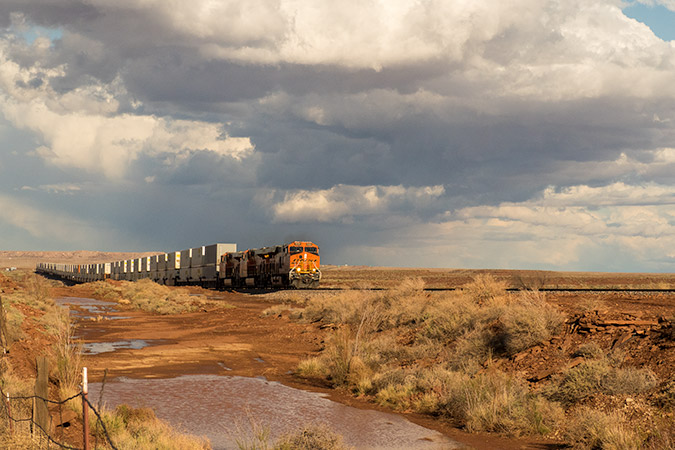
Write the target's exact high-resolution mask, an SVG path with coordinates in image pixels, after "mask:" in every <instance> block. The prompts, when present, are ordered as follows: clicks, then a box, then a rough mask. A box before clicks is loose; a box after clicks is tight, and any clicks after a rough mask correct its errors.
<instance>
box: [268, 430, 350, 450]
mask: <svg viewBox="0 0 675 450" xmlns="http://www.w3.org/2000/svg"><path fill="white" fill-rule="evenodd" d="M343 448H345V446H344V444H343V443H342V436H340V435H338V434H337V433H335V432H334V431H333V430H331V429H330V428H329V427H328V426H327V425H310V426H306V427H304V428H303V429H301V430H299V431H296V432H294V433H290V434H286V435H284V436H282V437H281V438H279V440H278V441H277V443H276V444H275V446H274V449H275V450H340V449H343Z"/></svg>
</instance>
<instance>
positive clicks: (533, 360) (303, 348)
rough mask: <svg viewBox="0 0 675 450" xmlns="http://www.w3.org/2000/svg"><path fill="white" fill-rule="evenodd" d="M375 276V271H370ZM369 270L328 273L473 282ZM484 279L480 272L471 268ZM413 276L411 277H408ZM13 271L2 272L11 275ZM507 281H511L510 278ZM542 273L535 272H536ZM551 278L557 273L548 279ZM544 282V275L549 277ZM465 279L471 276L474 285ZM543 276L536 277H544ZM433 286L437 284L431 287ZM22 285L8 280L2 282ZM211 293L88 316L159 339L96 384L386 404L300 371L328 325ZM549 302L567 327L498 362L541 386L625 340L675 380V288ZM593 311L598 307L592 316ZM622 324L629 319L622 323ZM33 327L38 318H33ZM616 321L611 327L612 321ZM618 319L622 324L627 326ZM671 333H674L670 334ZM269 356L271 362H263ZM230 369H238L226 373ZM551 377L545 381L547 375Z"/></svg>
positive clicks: (491, 444)
mask: <svg viewBox="0 0 675 450" xmlns="http://www.w3.org/2000/svg"><path fill="white" fill-rule="evenodd" d="M363 272H367V273H365V274H364V273H363ZM363 272H361V271H360V270H355V269H354V268H350V270H346V269H343V268H339V269H338V268H335V269H332V270H330V269H329V270H326V271H325V275H326V281H327V284H342V285H343V286H345V285H347V286H349V285H354V283H357V284H358V283H362V282H368V283H371V284H373V285H391V284H393V283H395V282H400V280H401V279H403V278H405V277H410V276H423V277H432V278H433V279H434V280H435V281H433V282H434V283H438V282H440V281H438V280H445V282H448V281H449V280H454V281H453V282H454V283H455V284H456V285H457V284H458V283H459V285H461V284H463V282H462V280H464V278H466V281H469V279H470V275H469V274H468V272H469V271H463V273H462V274H459V275H460V276H458V274H457V273H455V272H456V271H449V270H448V271H442V270H440V269H438V270H436V269H433V270H426V269H417V270H414V269H391V270H388V269H367V270H364V271H363ZM470 272H471V273H473V274H474V275H475V272H478V271H470ZM499 273H500V274H501V275H502V276H503V277H508V279H510V280H517V279H519V277H520V279H521V280H522V278H523V275H528V276H531V275H532V274H531V273H530V272H522V271H521V272H516V271H511V272H507V271H499ZM404 274H405V276H403V275H404ZM556 276H560V277H562V275H560V274H558V275H556ZM2 278H3V277H0V279H2ZM674 278H675V277H672V276H667V275H658V274H657V275H653V274H647V275H640V274H628V275H626V276H623V277H622V276H621V275H617V274H581V275H579V274H575V276H570V277H569V279H566V280H565V279H564V277H563V278H560V279H559V281H558V282H559V283H562V282H566V283H576V284H580V283H581V284H585V283H590V282H593V283H600V282H602V283H605V282H607V283H610V282H611V283H615V284H621V283H623V284H624V285H625V284H626V283H627V284H630V285H637V284H640V283H643V284H652V285H653V284H654V283H663V282H672V280H673V279H674ZM504 279H506V278H504ZM532 279H534V278H532ZM546 279H548V280H552V279H554V277H553V276H552V275H550V274H549V275H548V276H547V278H546ZM537 280H539V281H541V279H540V278H538V279H537ZM466 281H464V282H466ZM535 281H536V280H535ZM535 281H533V282H535ZM428 284H429V282H427V285H428ZM0 287H2V288H3V289H13V288H14V286H11V285H10V284H8V283H7V282H5V285H3V286H0ZM191 291H192V292H193V293H194V294H200V295H203V296H204V297H206V298H209V299H213V300H214V301H216V302H223V303H226V304H229V305H232V306H234V308H219V307H217V306H208V307H206V308H205V309H204V310H201V311H198V312H193V313H187V314H180V315H175V316H159V315H156V314H150V313H145V312H140V311H125V312H124V313H123V314H124V315H125V316H129V317H130V318H128V319H118V320H107V321H104V322H100V321H93V320H91V321H84V322H81V323H80V324H79V325H78V334H79V335H81V336H83V337H84V339H85V342H100V341H116V340H129V339H144V340H158V341H157V342H155V343H153V345H150V346H149V347H146V348H143V349H140V350H118V351H115V352H111V353H102V354H99V355H93V356H86V357H85V364H86V365H87V366H88V368H89V372H90V374H91V375H90V376H91V379H92V381H97V380H100V379H101V377H102V375H103V372H104V370H105V369H108V377H117V376H127V377H147V378H159V377H175V376H178V375H183V374H221V375H242V376H260V375H262V376H265V377H267V378H268V379H270V380H275V381H280V382H282V383H284V384H286V385H289V386H292V387H297V388H301V389H307V390H313V391H321V392H326V393H328V394H329V395H330V397H331V398H332V399H333V400H336V401H339V402H341V403H344V404H347V405H350V406H355V407H358V408H369V409H380V410H384V409H383V408H379V407H377V406H376V405H373V404H372V403H368V402H366V401H365V400H362V399H358V398H354V397H352V396H351V395H350V394H349V393H347V392H344V391H340V390H334V389H330V388H329V387H328V386H318V385H315V384H311V383H310V382H307V381H305V380H302V379H299V378H297V377H295V376H294V375H292V374H291V372H292V371H293V369H295V367H296V366H297V364H298V362H299V361H300V360H302V359H305V358H306V357H308V356H312V355H316V354H317V353H318V352H319V350H320V349H321V347H322V344H323V340H324V338H325V337H326V334H327V333H328V330H321V329H320V328H319V326H318V324H303V323H298V322H295V321H292V320H290V319H289V318H288V314H287V313H283V314H282V315H278V316H273V317H262V316H261V312H262V311H263V310H264V309H266V308H267V307H269V306H271V305H272V304H273V303H271V302H269V301H267V300H264V299H263V298H261V297H259V296H255V295H248V294H241V293H229V292H217V291H208V290H203V289H201V288H191ZM52 296H53V297H61V296H73V297H93V292H92V290H91V289H90V288H89V287H88V286H87V285H80V286H73V287H60V288H55V289H53V292H52ZM547 299H548V301H549V302H551V303H553V304H555V305H557V306H558V307H559V308H560V309H561V310H562V311H563V312H564V313H565V314H566V315H567V317H568V324H567V327H566V330H565V332H564V333H561V334H560V335H559V336H557V337H555V338H554V339H552V340H551V341H550V342H548V343H546V344H545V345H542V346H538V347H536V348H534V349H530V350H527V351H525V352H523V353H521V354H519V355H516V356H515V357H514V358H511V359H504V360H499V361H500V362H498V363H496V364H497V365H498V368H499V369H500V370H503V371H507V372H519V373H521V374H523V375H524V377H525V378H530V379H532V380H534V381H532V383H533V384H536V383H537V382H538V381H537V380H538V379H540V378H541V379H546V377H547V376H550V375H554V374H555V373H556V372H558V371H560V370H563V369H564V368H565V367H568V366H569V364H571V363H574V358H573V353H574V351H575V350H576V349H577V348H578V347H579V345H581V344H582V343H584V342H588V341H589V340H591V339H592V340H596V341H597V342H599V343H600V344H601V346H602V347H603V348H610V347H612V346H620V347H621V348H622V349H623V350H624V351H625V353H626V355H627V360H626V364H628V365H633V366H639V367H649V368H651V369H652V370H653V371H654V372H655V373H656V374H657V375H658V376H659V377H660V379H662V380H663V379H665V378H667V377H670V376H672V373H673V369H675V351H673V350H674V349H675V343H674V342H673V339H672V334H670V335H669V334H668V332H669V330H670V329H669V328H668V327H672V326H673V325H672V319H673V317H675V294H673V293H622V292H618V293H606V292H605V293H591V294H588V293H549V294H548V295H547ZM589 305H590V306H593V308H590V310H591V311H593V312H584V310H585V309H589ZM22 312H24V314H26V315H27V316H28V317H33V316H36V315H38V314H39V312H37V311H34V310H31V309H30V308H29V307H25V308H24V309H23V310H22ZM620 321H621V322H620ZM27 322H28V323H29V324H30V323H33V322H32V321H27ZM608 324H609V325H608ZM617 324H618V325H617ZM30 328H31V327H30V326H29V327H28V328H27V329H26V330H25V331H26V332H27V334H28V336H29V337H30V338H29V339H27V340H24V341H21V342H18V343H15V344H14V346H13V347H12V351H11V356H10V357H11V359H12V365H13V366H14V367H15V369H19V371H22V372H25V373H26V374H28V373H29V372H30V371H31V370H32V367H33V365H34V363H33V361H34V356H35V354H37V353H38V352H39V351H40V349H41V348H44V347H43V346H44V345H45V343H44V342H42V341H41V340H40V339H41V338H40V337H39V335H38V333H37V331H36V330H33V331H31V329H30ZM668 336H670V337H668ZM260 360H262V361H263V362H260ZM223 366H225V367H227V368H229V369H231V370H226V369H225V368H224V367H223ZM542 377H543V378H542ZM405 416H406V417H407V418H409V419H410V420H411V421H413V422H416V423H418V424H420V425H423V426H426V427H428V428H432V429H436V430H439V431H441V432H442V433H444V434H446V435H448V436H450V437H451V438H453V439H455V440H457V441H459V442H462V443H465V444H466V445H468V446H470V447H473V448H476V449H492V448H504V449H516V448H531V449H535V448H539V449H541V448H556V447H558V446H559V445H560V444H559V443H557V442H554V441H547V440H541V439H515V438H507V437H501V436H496V435H492V434H469V433H465V432H463V431H461V430H459V429H457V428H455V427H453V425H452V424H451V423H449V422H445V421H442V420H439V419H435V418H432V417H429V416H423V415H419V414H405Z"/></svg>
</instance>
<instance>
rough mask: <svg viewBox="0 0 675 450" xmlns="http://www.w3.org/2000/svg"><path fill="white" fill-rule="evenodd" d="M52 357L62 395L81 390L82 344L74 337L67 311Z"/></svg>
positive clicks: (62, 320)
mask: <svg viewBox="0 0 675 450" xmlns="http://www.w3.org/2000/svg"><path fill="white" fill-rule="evenodd" d="M52 359H53V361H54V364H52V366H53V367H55V372H56V374H55V376H56V379H57V381H58V383H59V392H60V394H61V396H62V397H63V398H67V397H70V396H72V395H73V394H75V393H76V392H77V391H78V390H79V383H80V376H81V373H82V345H81V344H79V343H76V342H75V340H74V339H73V329H72V327H71V324H70V317H68V315H67V312H66V313H65V315H63V316H62V317H61V323H60V326H59V329H58V332H57V339H56V342H55V343H54V345H53V346H52Z"/></svg>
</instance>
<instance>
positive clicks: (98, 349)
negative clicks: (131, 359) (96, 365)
mask: <svg viewBox="0 0 675 450" xmlns="http://www.w3.org/2000/svg"><path fill="white" fill-rule="evenodd" d="M150 344H151V343H150V341H146V340H143V339H132V340H129V341H116V342H89V343H87V344H83V345H82V353H83V354H85V355H98V354H99V353H107V352H114V351H115V350H120V349H123V348H125V349H126V348H128V349H133V350H138V349H141V348H144V347H147V346H148V345H150Z"/></svg>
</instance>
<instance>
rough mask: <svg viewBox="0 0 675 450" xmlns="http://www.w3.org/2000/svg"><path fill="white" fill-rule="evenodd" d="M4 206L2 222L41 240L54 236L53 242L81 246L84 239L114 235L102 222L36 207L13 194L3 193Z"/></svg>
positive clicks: (2, 207)
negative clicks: (100, 223)
mask: <svg viewBox="0 0 675 450" xmlns="http://www.w3.org/2000/svg"><path fill="white" fill-rule="evenodd" d="M0 209H1V210H2V212H3V214H2V217H1V218H0V223H4V224H6V225H10V226H12V227H15V228H17V229H19V230H22V231H25V232H27V233H28V234H29V235H30V236H31V238H33V239H35V240H38V241H40V242H46V241H49V240H52V241H53V242H52V245H54V244H56V245H59V244H61V245H76V246H77V245H81V244H82V242H88V241H105V240H106V239H110V238H111V237H112V236H111V235H110V234H109V233H108V232H107V231H108V230H105V229H102V228H101V227H100V226H96V225H94V224H90V223H88V222H86V221H82V220H79V219H76V218H74V217H72V216H70V215H68V214H63V213H56V212H52V211H48V210H45V209H43V208H36V207H33V206H30V205H27V204H26V202H25V201H21V200H18V199H17V198H12V197H10V196H6V195H0Z"/></svg>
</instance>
